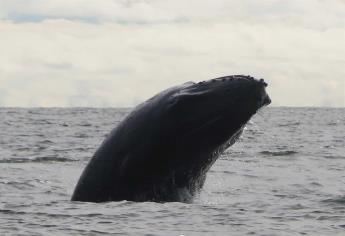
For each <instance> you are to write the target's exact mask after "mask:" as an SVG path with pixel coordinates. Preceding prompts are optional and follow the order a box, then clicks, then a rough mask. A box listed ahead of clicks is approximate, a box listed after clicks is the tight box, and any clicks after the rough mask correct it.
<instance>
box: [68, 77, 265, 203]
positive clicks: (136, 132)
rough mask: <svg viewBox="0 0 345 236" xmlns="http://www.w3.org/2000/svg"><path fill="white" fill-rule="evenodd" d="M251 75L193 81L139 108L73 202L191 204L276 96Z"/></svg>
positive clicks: (98, 157)
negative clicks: (252, 120)
mask: <svg viewBox="0 0 345 236" xmlns="http://www.w3.org/2000/svg"><path fill="white" fill-rule="evenodd" d="M266 86H267V83H266V82H265V81H264V80H263V79H260V80H258V79H255V78H253V77H251V76H243V75H233V76H225V77H221V78H217V79H212V80H209V81H203V82H199V83H194V82H187V83H184V84H182V85H180V86H176V87H172V88H169V89H167V90H164V91H162V92H160V93H158V94H157V95H155V96H154V97H152V98H150V99H149V100H147V101H145V102H144V103H142V104H140V105H138V106H137V107H136V108H134V109H133V111H132V112H130V114H128V115H127V117H126V118H125V119H124V120H123V121H122V122H120V123H119V125H118V126H117V127H115V128H114V129H113V130H112V131H111V133H110V134H109V135H108V137H107V138H106V139H105V140H104V141H103V143H102V145H101V146H100V147H99V149H98V150H97V151H96V153H95V154H94V156H93V157H92V158H91V160H90V162H89V163H88V165H87V166H86V168H85V170H84V172H83V173H82V175H81V177H80V179H79V182H78V184H77V186H76V188H75V190H74V193H73V196H72V200H73V201H86V202H104V201H121V200H128V201H156V202H171V201H179V202H191V201H192V200H193V196H195V195H196V194H197V193H198V192H199V191H200V190H201V188H202V187H203V185H204V182H205V179H206V173H207V171H208V170H209V169H210V167H211V166H212V164H213V163H214V162H215V161H216V159H217V157H218V156H219V155H220V154H221V153H222V152H223V151H224V150H225V149H226V148H228V147H229V146H231V145H232V144H233V143H234V142H235V141H236V140H237V138H238V137H239V136H240V135H241V133H242V130H243V128H244V126H245V125H246V123H247V122H248V121H249V119H250V118H251V117H252V116H253V115H254V114H255V113H256V112H257V111H258V109H260V108H261V107H263V106H265V105H268V104H269V103H270V102H271V100H270V98H269V96H268V95H267V93H266V91H265V87H266Z"/></svg>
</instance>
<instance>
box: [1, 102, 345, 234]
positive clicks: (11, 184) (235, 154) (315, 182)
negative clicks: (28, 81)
mask: <svg viewBox="0 0 345 236" xmlns="http://www.w3.org/2000/svg"><path fill="white" fill-rule="evenodd" d="M127 112H128V110H126V109H90V108H71V109H61V108H56V109H54V108H49V109H41V108H35V109H18V108H0V235H101V234H105V235H106V234H111V235H114V234H118V235H345V109H335V108H334V109H330V108H266V109H264V110H263V111H262V112H260V114H257V115H256V116H255V117H254V118H253V119H252V121H251V122H250V123H249V124H248V125H247V128H246V131H245V132H244V134H243V136H242V138H241V139H240V140H239V141H238V142H237V143H236V144H235V145H234V146H233V147H231V148H230V149H229V150H227V151H226V153H225V154H224V155H223V156H222V157H221V159H220V160H218V161H217V162H216V164H215V165H214V166H213V168H212V169H211V171H210V173H209V174H208V179H207V182H206V185H205V188H204V190H203V192H202V193H201V195H200V196H199V197H198V198H197V199H196V200H195V202H194V203H193V204H183V203H165V204H159V203H151V202H147V203H134V202H126V201H123V202H110V203H99V204H95V203H78V202H70V201H69V199H70V196H71V194H72V191H73V189H74V186H75V184H76V182H77V180H78V178H79V176H80V174H81V171H82V170H83V168H84V166H85V165H86V163H87V162H88V160H89V158H90V157H91V156H92V154H93V153H94V151H95V150H96V148H97V147H98V146H99V145H100V143H101V141H102V140H103V139H104V137H105V135H106V134H107V133H108V132H109V131H110V130H111V129H112V128H113V127H114V126H116V124H117V123H118V122H119V121H120V120H121V119H122V118H123V116H124V115H125V114H127Z"/></svg>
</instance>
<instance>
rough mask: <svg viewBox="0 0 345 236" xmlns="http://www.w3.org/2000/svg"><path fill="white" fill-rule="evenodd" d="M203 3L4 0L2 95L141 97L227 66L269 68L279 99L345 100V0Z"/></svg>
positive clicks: (4, 100) (11, 102) (68, 102)
mask: <svg viewBox="0 0 345 236" xmlns="http://www.w3.org/2000/svg"><path fill="white" fill-rule="evenodd" d="M24 2H25V4H24ZM198 3H199V1H194V0H192V1H188V3H187V2H184V4H182V3H181V1H154V0H152V1H110V0H109V1H108V0H104V1H89V0H85V1H79V0H74V1H64V0H60V1H52V0H50V1H48V0H47V1H43V0H42V1H40V0H27V1H15V0H12V1H6V0H5V1H2V2H1V3H0V4H2V6H0V9H1V10H0V17H1V16H2V18H3V20H2V21H0V31H1V33H2V34H1V35H2V36H1V37H0V51H1V52H2V53H1V54H0V64H1V65H2V66H1V70H0V91H4V92H3V93H2V96H1V101H0V102H1V105H5V106H133V105H135V104H137V103H138V102H140V101H143V100H144V99H147V98H149V97H150V96H152V95H153V94H155V93H156V92H158V91H160V90H162V89H164V88H166V87H169V86H172V85H175V84H179V83H183V82H185V81H189V80H194V81H200V80H206V79H210V78H213V77H217V76H222V75H228V74H251V75H254V76H257V77H263V78H265V79H266V80H267V81H268V82H269V87H268V90H269V93H270V94H271V97H272V99H273V105H284V106H324V105H331V106H344V105H345V85H344V77H345V72H344V70H343V65H344V64H345V58H344V55H345V34H344V32H345V29H344V25H345V24H344V19H345V18H344V13H343V12H345V4H344V3H343V2H341V1H332V2H326V1H312V0H306V1H303V2H301V1H297V0H294V1H280V0H268V1H265V3H264V4H258V3H257V1H254V2H253V1H249V0H244V1H220V0H217V1H203V2H202V4H201V3H199V4H198ZM280 4H281V5H280ZM196 6H198V7H196ZM19 16H21V17H22V18H20V17H19ZM23 16H26V17H27V18H25V17H23ZM30 16H35V17H36V18H35V17H33V20H30V19H31V18H30ZM20 19H21V20H20ZM85 19H88V20H85ZM91 19H92V20H91Z"/></svg>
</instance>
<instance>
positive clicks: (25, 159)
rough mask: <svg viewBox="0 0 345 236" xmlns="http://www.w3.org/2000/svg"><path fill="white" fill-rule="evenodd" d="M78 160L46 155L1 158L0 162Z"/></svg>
mask: <svg viewBox="0 0 345 236" xmlns="http://www.w3.org/2000/svg"><path fill="white" fill-rule="evenodd" d="M72 161H76V160H73V159H68V158H65V157H57V156H45V157H36V158H10V159H1V160H0V163H32V162H39V163H40V162H72Z"/></svg>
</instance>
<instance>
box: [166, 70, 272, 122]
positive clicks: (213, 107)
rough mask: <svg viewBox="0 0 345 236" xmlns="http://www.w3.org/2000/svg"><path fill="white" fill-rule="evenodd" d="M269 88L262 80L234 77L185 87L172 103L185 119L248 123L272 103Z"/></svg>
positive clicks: (241, 76)
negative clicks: (218, 118) (217, 118)
mask: <svg viewBox="0 0 345 236" xmlns="http://www.w3.org/2000/svg"><path fill="white" fill-rule="evenodd" d="M266 87H267V83H266V82H265V81H264V80H263V79H255V78H253V77H251V76H243V75H233V76H225V77H220V78H217V79H212V80H208V81H203V82H199V83H193V82H188V83H185V84H183V85H182V86H181V88H180V89H179V90H177V91H176V92H175V93H174V94H172V95H171V98H170V99H171V103H172V104H174V106H175V107H176V108H177V109H179V110H180V112H183V113H182V114H185V115H186V116H188V114H190V115H192V116H195V117H198V116H203V115H202V114H205V115H206V116H213V115H218V116H224V117H237V119H240V120H243V121H244V122H246V121H248V119H249V118H250V117H251V116H252V115H253V114H255V113H256V112H257V111H258V110H259V109H260V108H262V107H263V106H266V105H268V104H270V103H271V99H270V97H269V96H268V94H267V93H266ZM180 114H181V113H180Z"/></svg>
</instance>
